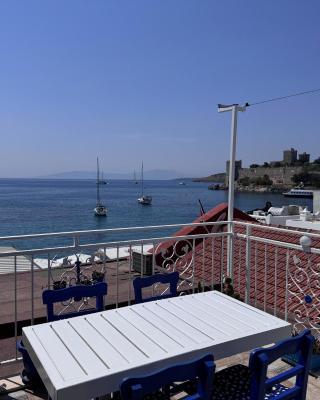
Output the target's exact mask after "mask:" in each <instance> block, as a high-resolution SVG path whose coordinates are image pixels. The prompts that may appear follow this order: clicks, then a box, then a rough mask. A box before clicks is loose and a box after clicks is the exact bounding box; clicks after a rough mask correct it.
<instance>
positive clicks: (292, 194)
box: [282, 188, 313, 199]
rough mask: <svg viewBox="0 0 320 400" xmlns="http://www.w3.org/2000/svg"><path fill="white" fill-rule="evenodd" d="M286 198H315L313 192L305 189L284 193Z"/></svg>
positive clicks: (294, 189)
mask: <svg viewBox="0 0 320 400" xmlns="http://www.w3.org/2000/svg"><path fill="white" fill-rule="evenodd" d="M282 194H283V196H284V197H302V198H308V199H312V198H313V190H305V189H298V188H293V189H290V190H289V192H284V193H282Z"/></svg>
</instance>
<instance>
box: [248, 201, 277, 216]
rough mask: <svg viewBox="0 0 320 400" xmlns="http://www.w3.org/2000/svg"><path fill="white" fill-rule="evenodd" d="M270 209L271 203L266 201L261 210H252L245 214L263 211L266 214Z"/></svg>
mask: <svg viewBox="0 0 320 400" xmlns="http://www.w3.org/2000/svg"><path fill="white" fill-rule="evenodd" d="M270 207H272V203H271V201H267V202H266V205H265V206H264V207H263V208H255V209H254V210H251V211H247V214H253V212H254V211H263V212H265V213H267V212H268V210H269V208H270Z"/></svg>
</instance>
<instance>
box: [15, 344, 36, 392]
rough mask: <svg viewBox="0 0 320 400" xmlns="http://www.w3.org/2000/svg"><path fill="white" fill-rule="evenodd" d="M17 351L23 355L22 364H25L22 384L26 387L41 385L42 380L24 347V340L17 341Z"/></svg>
mask: <svg viewBox="0 0 320 400" xmlns="http://www.w3.org/2000/svg"><path fill="white" fill-rule="evenodd" d="M17 350H18V351H19V352H20V353H21V356H22V362H23V367H24V368H23V371H22V373H21V379H22V382H23V383H24V384H25V385H37V386H38V385H41V384H42V381H41V378H40V376H39V374H38V372H37V370H36V368H35V366H34V365H33V362H32V361H31V358H30V356H29V353H28V352H27V349H26V348H25V347H24V344H23V342H22V340H18V341H17Z"/></svg>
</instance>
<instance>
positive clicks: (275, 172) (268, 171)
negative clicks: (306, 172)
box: [238, 167, 302, 186]
mask: <svg viewBox="0 0 320 400" xmlns="http://www.w3.org/2000/svg"><path fill="white" fill-rule="evenodd" d="M301 171H302V167H280V168H263V167H261V168H241V169H239V178H238V179H241V178H244V177H245V176H248V177H249V178H258V177H262V176H263V175H268V176H269V178H270V179H271V180H272V182H273V184H274V185H279V186H281V185H292V180H291V178H292V177H293V175H295V174H298V173H300V172H301Z"/></svg>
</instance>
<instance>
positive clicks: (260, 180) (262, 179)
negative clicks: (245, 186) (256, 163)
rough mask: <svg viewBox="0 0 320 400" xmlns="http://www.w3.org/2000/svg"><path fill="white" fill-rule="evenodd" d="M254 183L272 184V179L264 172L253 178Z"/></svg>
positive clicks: (260, 184) (261, 184) (259, 184)
mask: <svg viewBox="0 0 320 400" xmlns="http://www.w3.org/2000/svg"><path fill="white" fill-rule="evenodd" d="M255 184H256V185H258V186H270V185H272V180H271V179H270V178H269V175H266V174H265V175H263V176H258V177H257V178H255Z"/></svg>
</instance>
